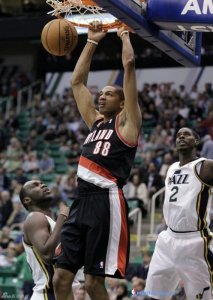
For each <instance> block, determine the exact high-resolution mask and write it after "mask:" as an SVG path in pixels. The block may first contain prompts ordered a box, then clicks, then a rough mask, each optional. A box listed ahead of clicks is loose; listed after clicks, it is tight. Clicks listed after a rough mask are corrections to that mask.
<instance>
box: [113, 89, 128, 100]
mask: <svg viewBox="0 0 213 300" xmlns="http://www.w3.org/2000/svg"><path fill="white" fill-rule="evenodd" d="M113 87H114V88H115V92H116V94H117V95H118V97H119V99H120V100H121V101H123V100H124V99H125V98H124V90H123V88H122V87H120V86H119V85H113Z"/></svg>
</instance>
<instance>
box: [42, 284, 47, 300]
mask: <svg viewBox="0 0 213 300" xmlns="http://www.w3.org/2000/svg"><path fill="white" fill-rule="evenodd" d="M43 294H44V300H48V293H47V287H45V289H44V290H43Z"/></svg>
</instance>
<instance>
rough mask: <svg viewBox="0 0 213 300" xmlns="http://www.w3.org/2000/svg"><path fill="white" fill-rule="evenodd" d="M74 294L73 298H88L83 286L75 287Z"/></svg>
mask: <svg viewBox="0 0 213 300" xmlns="http://www.w3.org/2000/svg"><path fill="white" fill-rule="evenodd" d="M74 296H75V300H89V299H88V295H87V293H86V289H85V287H84V286H81V287H80V288H78V289H76V291H75V294H74Z"/></svg>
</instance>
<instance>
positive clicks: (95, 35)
mask: <svg viewBox="0 0 213 300" xmlns="http://www.w3.org/2000/svg"><path fill="white" fill-rule="evenodd" d="M106 34H107V30H103V24H102V22H100V21H98V20H95V21H93V22H91V23H90V25H89V31H88V39H90V40H93V41H95V42H97V43H98V42H99V41H100V40H102V39H103V38H104V37H105V36H106Z"/></svg>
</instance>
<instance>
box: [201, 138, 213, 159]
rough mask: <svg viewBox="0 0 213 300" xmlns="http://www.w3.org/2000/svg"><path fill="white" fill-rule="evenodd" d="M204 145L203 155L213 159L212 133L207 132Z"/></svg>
mask: <svg viewBox="0 0 213 300" xmlns="http://www.w3.org/2000/svg"><path fill="white" fill-rule="evenodd" d="M202 141H203V146H202V150H201V153H200V154H201V156H202V157H205V158H208V159H213V140H212V137H211V135H209V134H207V135H205V136H204V138H203V140H202Z"/></svg>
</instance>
